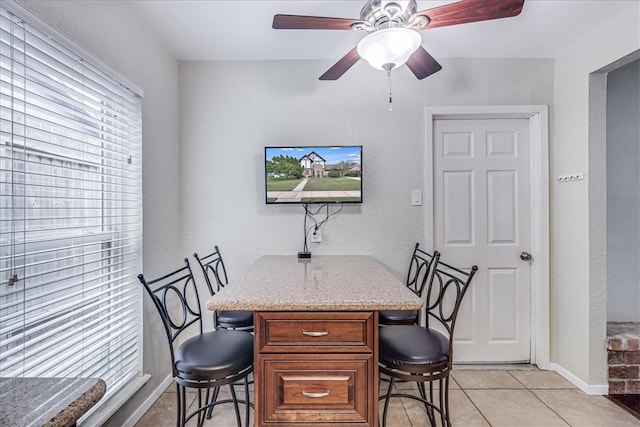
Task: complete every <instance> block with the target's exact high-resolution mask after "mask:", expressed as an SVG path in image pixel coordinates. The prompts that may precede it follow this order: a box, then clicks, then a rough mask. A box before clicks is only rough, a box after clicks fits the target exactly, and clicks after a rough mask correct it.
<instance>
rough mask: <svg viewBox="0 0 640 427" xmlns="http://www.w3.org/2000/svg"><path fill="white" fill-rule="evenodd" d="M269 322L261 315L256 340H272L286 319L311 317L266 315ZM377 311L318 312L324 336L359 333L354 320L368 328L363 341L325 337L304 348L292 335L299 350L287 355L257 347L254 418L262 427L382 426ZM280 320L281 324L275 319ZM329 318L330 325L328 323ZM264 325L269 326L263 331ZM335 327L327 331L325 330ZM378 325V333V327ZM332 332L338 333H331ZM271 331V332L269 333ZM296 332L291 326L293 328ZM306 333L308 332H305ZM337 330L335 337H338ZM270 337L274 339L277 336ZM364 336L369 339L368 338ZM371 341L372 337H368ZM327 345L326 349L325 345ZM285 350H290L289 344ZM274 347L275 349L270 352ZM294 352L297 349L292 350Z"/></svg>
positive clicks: (283, 313)
mask: <svg viewBox="0 0 640 427" xmlns="http://www.w3.org/2000/svg"><path fill="white" fill-rule="evenodd" d="M264 314H265V315H266V317H268V318H269V320H270V322H265V321H264V320H265V319H264V318H262V322H260V320H259V319H258V318H259V317H260V315H261V313H257V315H256V317H257V318H256V322H255V324H256V326H257V327H256V331H255V333H256V342H261V339H262V338H263V337H265V336H269V335H270V334H269V330H268V326H269V325H277V328H278V330H280V329H281V326H282V324H283V323H282V322H280V320H282V321H295V320H296V319H297V320H302V319H301V317H303V318H305V319H304V320H306V321H307V322H308V321H309V319H308V316H309V314H310V313H308V312H305V313H296V312H279V313H273V312H268V313H264ZM373 314H374V313H373V312H367V313H362V312H356V313H354V312H350V313H339V312H330V313H314V316H315V317H316V319H315V320H317V321H318V322H321V323H322V322H325V323H324V324H323V332H328V334H329V336H333V337H341V336H345V333H344V331H345V327H344V324H341V322H340V321H339V319H340V317H341V315H342V318H343V319H344V321H345V322H346V324H347V325H348V326H347V328H346V330H349V329H350V328H351V329H354V328H352V327H351V326H350V325H353V322H354V317H356V318H359V319H360V320H361V321H362V324H363V325H365V327H364V328H363V329H364V333H362V332H360V331H359V329H357V328H355V329H354V330H358V336H359V337H360V338H359V339H357V340H356V339H352V338H349V339H345V340H344V342H342V343H340V342H336V341H335V340H327V339H325V338H323V337H324V336H325V335H322V336H320V337H319V338H320V339H319V340H317V342H313V341H311V342H309V343H308V345H301V343H300V342H297V340H298V337H297V336H292V337H291V341H292V342H294V343H295V352H294V351H290V352H286V353H285V352H283V351H282V348H283V346H277V348H272V347H270V346H268V345H266V346H257V347H258V348H257V349H256V365H255V372H254V375H255V390H256V392H255V416H256V425H257V426H297V427H304V426H321V425H340V426H344V427H351V426H359V427H363V426H372V427H373V426H377V424H378V417H377V410H378V398H377V396H378V369H377V368H378V367H377V353H376V352H375V349H376V345H375V344H376V343H377V333H376V332H377V327H378V325H377V321H375V320H376V319H377V316H374V315H373ZM276 319H277V320H276ZM329 320H330V321H329ZM260 325H262V326H263V327H264V328H262V330H261V327H260ZM327 325H330V326H328V327H324V326H327ZM374 327H375V329H374ZM332 328H333V329H332ZM264 329H266V330H264ZM294 329H295V328H292V330H294ZM305 330H306V329H305ZM333 332H335V333H333ZM271 336H274V334H273V333H272V334H271ZM363 336H364V338H363ZM367 337H368V338H367ZM323 342H324V343H326V345H324V346H323ZM282 344H284V347H285V348H286V343H282ZM270 348H272V350H273V351H269V349H270ZM290 350H293V349H290Z"/></svg>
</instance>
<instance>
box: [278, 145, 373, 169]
mask: <svg viewBox="0 0 640 427" xmlns="http://www.w3.org/2000/svg"><path fill="white" fill-rule="evenodd" d="M311 152H315V153H316V154H317V155H319V156H320V157H322V158H323V159H324V160H325V161H326V162H327V164H328V165H332V164H335V163H338V162H339V161H341V160H344V161H351V162H355V163H357V164H360V160H361V158H360V157H361V155H362V147H359V146H351V147H344V146H343V147H267V148H266V150H265V157H266V159H267V160H271V159H272V158H273V157H274V156H279V155H283V156H291V157H295V158H296V159H300V158H301V157H302V156H305V155H307V154H310V153H311Z"/></svg>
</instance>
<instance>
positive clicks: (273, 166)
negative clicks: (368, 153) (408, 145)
mask: <svg viewBox="0 0 640 427" xmlns="http://www.w3.org/2000/svg"><path fill="white" fill-rule="evenodd" d="M264 159H265V162H264V165H265V167H264V169H265V201H266V203H267V204H268V205H271V204H313V203H362V146H361V145H341V146H299V147H284V146H282V147H265V149H264Z"/></svg>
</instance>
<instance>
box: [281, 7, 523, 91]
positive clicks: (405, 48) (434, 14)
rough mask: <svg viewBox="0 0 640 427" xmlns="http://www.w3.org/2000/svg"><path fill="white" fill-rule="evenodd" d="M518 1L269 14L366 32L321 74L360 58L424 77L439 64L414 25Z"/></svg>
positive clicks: (478, 17) (306, 25) (466, 19)
mask: <svg viewBox="0 0 640 427" xmlns="http://www.w3.org/2000/svg"><path fill="white" fill-rule="evenodd" d="M523 4H524V0H461V1H458V2H455V3H451V4H446V5H443V6H439V7H434V8H431V9H426V10H423V11H418V10H417V3H416V0H369V1H367V3H366V4H365V5H364V7H363V8H362V11H361V12H360V19H349V18H329V17H322V16H302V15H280V14H278V15H275V16H274V17H273V28H274V29H276V30H280V29H292V30H351V31H365V32H367V33H369V34H368V35H367V36H366V37H364V38H363V39H362V40H361V41H360V42H359V43H358V46H356V47H354V48H353V49H351V50H350V51H349V52H348V53H347V54H346V55H345V56H344V57H342V59H340V60H339V61H338V62H337V63H335V64H334V65H333V66H332V67H331V68H329V69H328V70H327V71H326V72H325V73H324V74H323V75H322V76H320V80H337V79H338V78H340V77H341V76H342V75H343V74H344V73H345V72H347V70H349V68H351V67H352V66H353V65H354V64H355V63H356V62H358V60H359V59H360V58H364V59H365V60H367V62H369V63H370V64H371V65H372V66H373V67H374V68H378V69H381V70H385V71H387V74H390V72H391V70H392V69H395V68H398V67H400V66H402V65H403V64H405V63H406V64H407V67H409V69H410V70H411V71H412V72H413V74H414V75H415V76H416V77H417V78H418V79H424V78H425V77H428V76H430V75H432V74H433V73H436V72H437V71H439V70H441V69H442V66H441V65H440V64H439V63H438V62H437V61H436V60H435V59H434V58H433V57H432V56H431V55H430V54H429V53H428V52H427V51H426V50H425V49H424V48H423V47H422V46H421V44H422V37H420V35H419V34H418V32H417V31H420V30H428V29H430V28H436V27H444V26H449V25H457V24H466V23H470V22H477V21H486V20H491V19H499V18H508V17H512V16H517V15H519V14H520V12H521V11H522V6H523Z"/></svg>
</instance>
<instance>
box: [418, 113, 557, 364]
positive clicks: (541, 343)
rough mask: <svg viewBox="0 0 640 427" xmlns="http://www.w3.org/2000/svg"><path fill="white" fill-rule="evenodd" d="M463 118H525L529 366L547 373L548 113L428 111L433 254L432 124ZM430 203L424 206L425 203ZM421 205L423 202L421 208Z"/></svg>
mask: <svg viewBox="0 0 640 427" xmlns="http://www.w3.org/2000/svg"><path fill="white" fill-rule="evenodd" d="M443 119H445V120H446V119H451V120H458V119H460V120H462V119H465V120H466V119H528V120H529V138H530V145H529V146H530V149H529V156H530V157H529V158H530V166H531V167H530V177H529V178H530V183H531V201H530V202H531V251H530V252H531V254H532V255H533V260H534V261H533V262H532V263H531V363H532V364H535V365H537V366H538V367H539V368H540V369H547V370H548V369H549V359H550V353H549V352H550V347H549V339H550V335H549V109H548V108H547V106H546V105H501V106H472V107H427V108H426V135H425V139H426V145H425V182H424V189H425V196H426V200H427V201H430V202H431V203H430V204H429V205H428V206H429V207H428V208H426V209H425V233H426V236H425V242H426V245H427V248H429V249H430V250H433V236H434V218H435V217H434V211H433V200H434V190H433V166H434V165H433V161H434V159H433V122H434V121H435V120H443ZM427 203H429V202H427ZM425 205H426V203H425Z"/></svg>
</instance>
